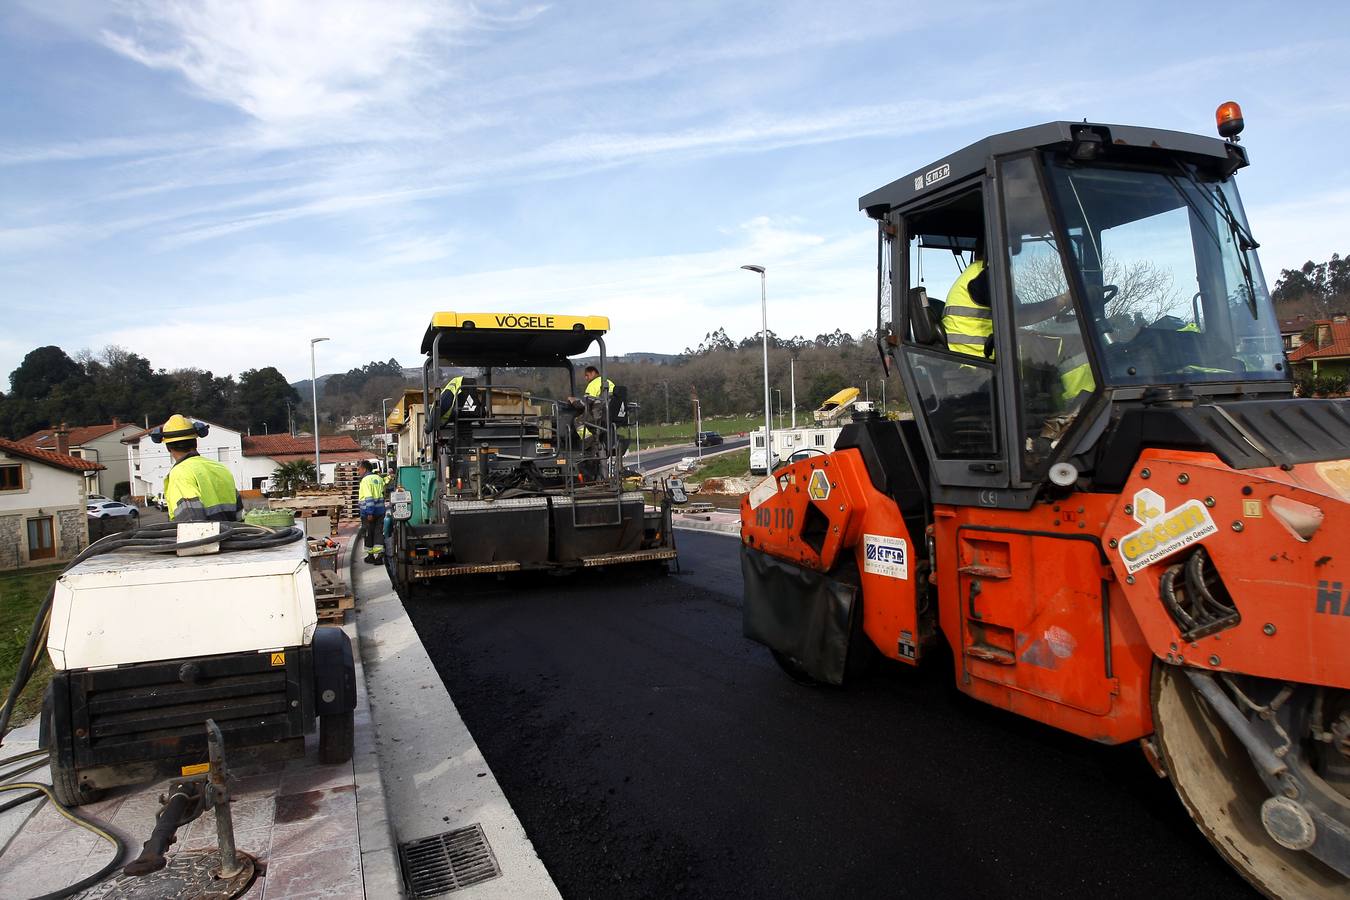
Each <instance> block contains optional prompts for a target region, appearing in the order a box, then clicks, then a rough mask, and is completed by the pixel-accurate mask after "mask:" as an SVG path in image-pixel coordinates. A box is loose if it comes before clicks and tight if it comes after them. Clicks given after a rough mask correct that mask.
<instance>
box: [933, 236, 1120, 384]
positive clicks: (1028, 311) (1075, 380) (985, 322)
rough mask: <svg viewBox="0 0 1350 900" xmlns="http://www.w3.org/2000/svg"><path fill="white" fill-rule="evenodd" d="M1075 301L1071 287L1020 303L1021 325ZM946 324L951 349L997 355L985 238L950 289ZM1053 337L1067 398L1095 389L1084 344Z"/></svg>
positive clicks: (969, 353) (1057, 310)
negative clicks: (1033, 301) (1041, 298)
mask: <svg viewBox="0 0 1350 900" xmlns="http://www.w3.org/2000/svg"><path fill="white" fill-rule="evenodd" d="M1072 304H1073V300H1072V297H1071V296H1070V294H1069V292H1068V291H1067V290H1066V291H1064V292H1063V293H1061V294H1056V295H1055V296H1053V297H1050V298H1049V299H1047V300H1041V301H1039V302H1036V303H1025V304H1018V305H1017V307H1016V317H1017V327H1018V328H1025V327H1027V326H1029V325H1035V324H1036V323H1038V322H1043V321H1045V320H1046V319H1048V318H1050V317H1051V316H1054V315H1056V314H1058V313H1060V312H1063V311H1064V310H1066V309H1070V308H1072ZM942 327H943V329H945V330H946V332H947V349H948V350H950V351H951V352H953V353H964V354H966V355H967V356H976V357H979V358H980V359H993V358H994V320H993V311H992V310H991V309H990V305H989V272H988V267H987V266H986V265H985V261H984V242H983V241H977V242H976V244H975V251H974V253H972V254H971V262H970V265H968V266H966V268H965V269H964V270H963V271H962V272H961V275H960V276H959V277H958V278H957V279H956V281H955V283H953V284H952V287H951V290H950V291H948V292H947V301H946V304H945V305H944V307H943V314H942ZM1053 340H1055V341H1057V342H1058V355H1059V356H1060V357H1061V360H1062V362H1061V363H1060V365H1059V368H1060V372H1061V374H1060V384H1061V387H1062V390H1063V396H1064V399H1065V400H1066V401H1067V400H1072V399H1073V398H1074V397H1077V396H1078V395H1079V394H1080V393H1082V392H1084V391H1091V390H1092V388H1093V379H1092V367H1091V366H1090V365H1089V364H1088V362H1087V354H1086V353H1085V352H1083V350H1082V347H1081V346H1068V345H1067V344H1066V342H1065V340H1064V339H1063V338H1054V339H1053ZM1070 343H1074V344H1076V343H1078V342H1077V341H1074V342H1070Z"/></svg>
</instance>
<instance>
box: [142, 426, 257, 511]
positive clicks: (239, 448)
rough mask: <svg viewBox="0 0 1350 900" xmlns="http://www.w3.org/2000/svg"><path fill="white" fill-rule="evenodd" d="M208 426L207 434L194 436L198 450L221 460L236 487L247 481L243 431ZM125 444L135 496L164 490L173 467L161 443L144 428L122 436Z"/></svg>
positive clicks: (159, 492) (212, 458) (150, 495)
mask: <svg viewBox="0 0 1350 900" xmlns="http://www.w3.org/2000/svg"><path fill="white" fill-rule="evenodd" d="M207 424H208V425H210V426H211V428H210V430H209V431H208V432H207V433H206V437H204V438H198V439H197V452H198V453H199V454H200V455H202V456H204V457H206V458H207V459H211V460H215V461H216V462H219V463H221V464H223V465H224V466H225V467H226V468H227V469H229V470H230V472H231V474H233V475H234V483H235V486H236V487H238V488H241V489H242V488H243V487H244V486H245V485H247V484H248V481H247V480H245V477H244V451H243V437H244V436H243V435H242V434H240V433H239V432H237V431H235V430H234V429H233V428H226V427H225V426H224V425H216V424H215V423H213V422H208V423H207ZM122 444H123V445H124V446H125V447H126V448H127V450H128V452H127V468H128V471H129V480H130V481H131V493H132V496H134V497H143V498H149V497H154V496H156V495H157V494H162V493H164V478H165V476H166V475H168V474H169V469H171V468H172V467H173V458H172V457H171V456H169V451H168V449H166V448H165V446H164V445H163V444H156V443H155V442H154V441H152V440H150V430H149V429H143V430H138V431H136V432H134V433H133V434H130V435H128V436H126V437H124V438H122Z"/></svg>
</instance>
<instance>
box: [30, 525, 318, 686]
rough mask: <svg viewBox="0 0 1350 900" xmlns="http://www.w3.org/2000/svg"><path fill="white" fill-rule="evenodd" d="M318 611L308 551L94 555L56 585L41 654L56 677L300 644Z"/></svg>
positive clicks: (294, 545) (301, 545) (300, 544)
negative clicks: (66, 672) (57, 673)
mask: <svg viewBox="0 0 1350 900" xmlns="http://www.w3.org/2000/svg"><path fill="white" fill-rule="evenodd" d="M317 624H318V612H317V610H316V608H315V605H314V584H313V581H312V580H311V578H310V574H309V545H308V544H307V543H306V542H305V541H302V540H301V541H293V542H291V543H289V544H284V545H282V546H280V547H271V548H268V549H264V550H242V551H237V552H232V553H216V554H213V555H211V556H187V557H178V556H174V555H171V554H170V555H162V554H151V553H132V552H127V551H121V552H115V553H107V554H104V555H102V556H95V557H92V558H91V559H87V560H85V561H84V562H82V563H80V564H79V565H78V566H75V567H74V568H73V569H71V570H70V571H69V572H66V573H65V574H64V575H62V576H61V579H60V580H59V581H57V583H56V593H55V596H54V598H53V601H52V615H51V627H50V629H49V633H48V635H47V654H48V655H49V656H50V657H51V661H52V666H54V667H55V668H56V669H57V670H70V669H88V668H96V667H106V666H118V665H127V664H130V663H139V662H151V661H154V660H162V659H181V658H185V657H195V656H214V655H217V654H222V653H240V652H257V651H264V650H280V649H283V648H286V647H298V646H304V645H307V644H309V643H310V641H311V639H312V638H313V637H314V628H315V626H316V625H317Z"/></svg>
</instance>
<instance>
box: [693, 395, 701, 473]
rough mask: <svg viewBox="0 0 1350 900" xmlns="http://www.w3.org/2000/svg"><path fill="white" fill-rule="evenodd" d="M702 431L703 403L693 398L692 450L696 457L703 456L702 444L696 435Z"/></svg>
mask: <svg viewBox="0 0 1350 900" xmlns="http://www.w3.org/2000/svg"><path fill="white" fill-rule="evenodd" d="M702 433H703V405H702V404H701V403H699V402H698V400H697V399H695V400H694V452H695V453H696V454H698V458H699V459H702V458H703V445H702V444H700V443H699V442H698V436H699V435H700V434H702Z"/></svg>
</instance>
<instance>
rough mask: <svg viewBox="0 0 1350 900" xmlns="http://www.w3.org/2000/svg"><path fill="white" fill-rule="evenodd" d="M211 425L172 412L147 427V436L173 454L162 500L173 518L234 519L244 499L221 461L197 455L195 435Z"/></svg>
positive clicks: (233, 520)
mask: <svg viewBox="0 0 1350 900" xmlns="http://www.w3.org/2000/svg"><path fill="white" fill-rule="evenodd" d="M210 430H211V426H210V425H208V424H207V423H205V422H196V421H193V420H192V419H189V418H187V417H186V416H180V415H177V414H174V415H172V416H169V420H168V421H167V422H165V423H164V424H163V425H161V426H159V427H158V428H152V429H151V430H150V440H152V441H154V442H155V443H156V444H163V445H164V449H166V450H168V451H169V456H171V457H173V468H171V469H169V474H168V475H167V476H165V478H164V502H165V505H166V506H167V507H168V509H169V518H170V519H171V520H172V521H174V522H237V521H239V512H240V510H242V509H243V508H244V502H243V501H242V500H240V499H239V491H238V490H236V489H235V486H234V476H233V475H231V474H230V470H229V469H227V468H225V467H224V466H222V465H221V464H220V463H218V462H215V461H214V460H210V459H203V458H202V457H201V456H198V455H197V438H201V437H206V434H207V432H208V431H210Z"/></svg>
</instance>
